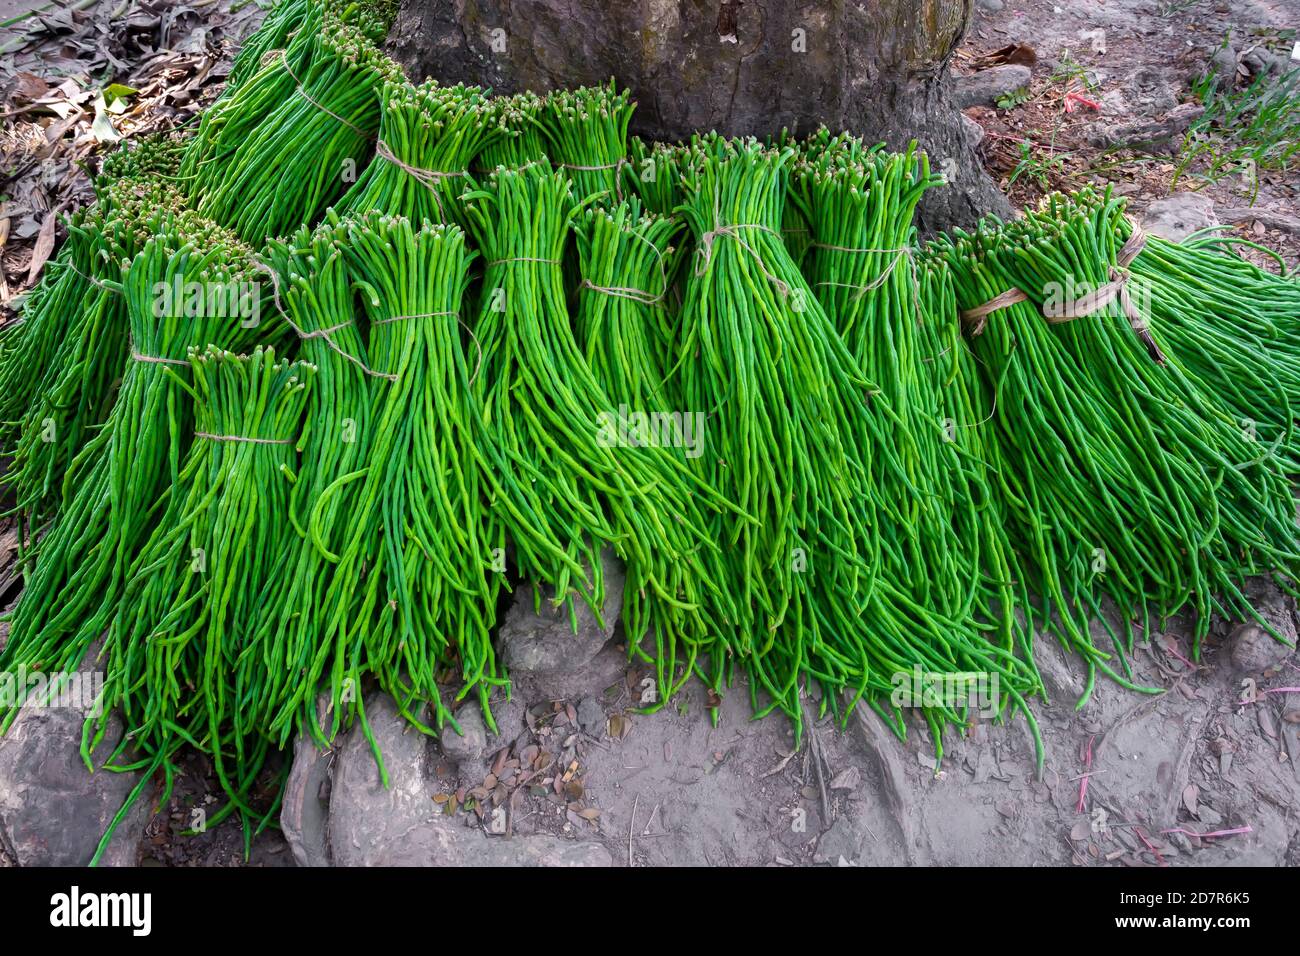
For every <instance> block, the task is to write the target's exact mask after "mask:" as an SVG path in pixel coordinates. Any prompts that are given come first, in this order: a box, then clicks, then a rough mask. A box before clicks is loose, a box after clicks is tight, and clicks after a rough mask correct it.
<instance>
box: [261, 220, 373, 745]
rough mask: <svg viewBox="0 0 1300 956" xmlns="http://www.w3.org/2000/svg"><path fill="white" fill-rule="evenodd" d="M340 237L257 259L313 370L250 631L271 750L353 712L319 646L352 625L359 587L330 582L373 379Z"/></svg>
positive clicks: (337, 663) (356, 486)
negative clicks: (325, 712) (257, 647)
mask: <svg viewBox="0 0 1300 956" xmlns="http://www.w3.org/2000/svg"><path fill="white" fill-rule="evenodd" d="M343 240H346V233H345V232H342V231H341V230H340V228H339V226H338V224H337V222H330V223H327V224H324V225H322V226H319V227H317V229H315V230H307V229H301V230H299V231H298V232H296V233H295V234H294V235H293V236H291V237H288V238H286V239H282V240H275V241H272V242H271V243H269V244H268V246H267V248H266V250H265V251H264V253H263V260H264V264H263V269H265V270H267V273H264V274H267V275H268V278H269V279H270V280H271V283H272V286H273V288H274V289H275V299H276V301H277V303H278V305H279V308H281V309H283V310H284V313H285V318H286V321H287V323H288V324H289V325H290V327H291V328H292V329H293V330H294V332H295V334H296V335H297V336H298V338H299V343H298V354H299V356H300V357H301V358H303V359H305V360H307V361H309V362H310V363H311V364H312V365H313V366H314V367H315V368H316V373H315V376H314V379H313V382H312V387H311V390H310V392H309V394H308V406H307V417H306V425H305V427H304V428H303V432H302V438H301V440H300V441H299V450H300V452H301V453H302V460H303V462H304V467H303V469H302V470H301V472H300V473H299V475H298V480H297V481H296V482H295V483H294V486H293V491H292V494H291V497H290V503H289V515H288V520H289V522H290V524H291V525H292V527H293V531H294V537H293V539H292V540H291V544H292V545H293V546H292V547H288V548H286V550H285V552H284V553H283V554H282V555H280V556H279V557H278V561H277V565H278V569H277V571H276V573H274V574H272V575H271V576H270V578H269V579H268V583H267V586H266V592H265V593H264V595H263V597H262V601H261V608H260V612H259V616H258V622H257V631H258V640H259V642H260V643H261V644H262V646H264V647H266V648H267V649H268V653H267V657H266V667H267V669H268V671H269V674H268V677H267V686H266V689H265V690H264V692H263V694H262V696H261V698H260V700H259V701H258V706H259V707H261V708H263V709H264V711H265V716H264V717H263V718H262V719H263V720H264V722H265V726H266V727H267V728H268V730H269V732H270V733H272V734H273V735H274V736H275V737H276V739H277V740H278V741H279V742H280V744H282V745H283V744H284V743H286V742H287V741H288V740H289V738H290V737H291V736H292V734H294V733H295V732H299V731H300V730H301V731H303V732H305V733H309V734H311V735H312V736H314V737H316V739H317V742H318V743H319V744H320V745H321V746H323V747H324V746H329V744H330V741H331V740H332V739H333V737H334V735H335V734H337V733H338V730H339V728H340V727H341V726H343V725H344V724H345V723H346V722H347V721H348V720H350V719H351V718H352V717H354V716H355V715H356V712H357V708H358V707H359V706H360V699H361V695H360V692H359V689H360V686H361V680H362V678H363V675H364V661H361V660H358V658H357V655H356V654H354V653H352V648H351V647H350V646H348V645H346V644H345V643H341V642H336V641H332V640H330V639H329V638H328V637H327V635H331V634H333V633H335V632H334V627H335V626H338V625H340V622H343V623H348V624H350V623H351V622H352V621H353V619H354V617H355V614H356V606H357V604H358V602H359V595H356V594H353V589H354V587H356V586H357V585H358V584H364V582H362V581H359V580H358V579H356V578H349V579H347V580H346V581H344V582H341V583H336V578H337V576H338V573H339V558H338V555H339V553H340V550H341V549H342V547H343V545H344V543H345V542H346V541H347V540H348V538H349V535H350V529H351V528H352V525H353V517H354V515H355V514H356V513H357V512H358V509H359V507H360V504H359V494H360V491H361V487H362V484H361V482H360V480H359V476H360V475H362V474H364V472H365V470H366V466H367V462H368V459H369V454H370V443H371V441H372V440H373V437H374V427H373V424H372V420H373V412H372V408H371V396H370V389H371V382H372V381H373V375H372V374H371V371H370V369H369V365H368V363H369V361H370V359H369V356H368V355H367V354H366V347H365V344H364V341H363V338H362V332H361V329H360V328H359V327H358V325H357V323H356V321H355V310H354V304H353V298H354V291H353V288H352V280H351V276H350V274H349V272H348V269H347V265H346V262H345V261H344V258H343V250H342V248H341V245H340V243H341V241H343ZM326 692H327V693H328V694H329V714H330V721H329V727H328V733H325V732H323V731H322V728H321V726H320V721H319V720H318V719H317V714H316V699H317V694H318V693H326Z"/></svg>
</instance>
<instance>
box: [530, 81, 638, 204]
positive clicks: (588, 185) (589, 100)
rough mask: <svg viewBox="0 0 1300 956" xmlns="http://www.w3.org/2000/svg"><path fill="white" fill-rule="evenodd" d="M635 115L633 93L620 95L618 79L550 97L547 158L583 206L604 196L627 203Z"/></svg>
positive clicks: (546, 110)
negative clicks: (629, 132) (630, 130)
mask: <svg viewBox="0 0 1300 956" xmlns="http://www.w3.org/2000/svg"><path fill="white" fill-rule="evenodd" d="M635 109H636V104H635V103H633V102H632V100H631V98H630V97H629V96H628V93H627V90H622V91H621V92H616V91H615V89H614V81H613V80H612V79H611V80H610V81H609V86H584V87H580V88H578V89H576V90H556V91H555V92H554V93H551V94H550V95H549V96H547V97H546V103H545V106H544V108H543V110H542V117H541V120H542V128H543V131H544V133H545V136H546V154H547V156H549V157H550V159H551V162H552V163H554V164H555V165H557V166H558V167H559V168H560V169H563V170H564V171H565V173H567V174H568V176H569V179H570V180H571V181H572V183H573V195H574V198H575V199H576V200H578V201H579V202H583V201H585V200H586V199H588V198H589V197H591V196H597V195H602V194H608V195H609V196H610V197H611V199H613V200H616V201H622V199H623V195H624V183H625V181H626V180H627V179H628V175H629V169H630V164H629V162H628V158H627V127H628V124H629V123H631V121H632V113H633V111H634V110H635Z"/></svg>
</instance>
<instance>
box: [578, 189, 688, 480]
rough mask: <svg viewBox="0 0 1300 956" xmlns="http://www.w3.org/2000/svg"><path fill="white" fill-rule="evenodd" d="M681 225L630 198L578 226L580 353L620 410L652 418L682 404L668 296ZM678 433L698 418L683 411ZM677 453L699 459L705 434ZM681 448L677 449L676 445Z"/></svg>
mask: <svg viewBox="0 0 1300 956" xmlns="http://www.w3.org/2000/svg"><path fill="white" fill-rule="evenodd" d="M681 229H682V223H680V222H679V221H675V220H673V219H669V218H667V217H664V216H656V215H651V214H647V215H642V213H641V204H640V202H639V201H638V200H636V199H635V198H634V199H631V200H629V201H628V202H625V203H620V204H619V205H617V206H614V207H612V208H608V209H607V208H601V207H589V208H587V209H586V210H584V211H583V212H582V213H581V214H580V216H579V218H578V221H577V224H576V226H575V230H574V231H575V232H576V234H577V237H578V259H579V264H580V268H581V271H582V283H581V285H580V286H579V295H578V312H577V315H576V318H575V322H574V326H575V331H576V335H577V340H578V346H579V348H581V349H582V352H583V357H584V358H585V359H586V362H587V365H588V367H589V368H590V369H591V371H592V374H593V375H594V376H595V377H596V381H597V382H598V383H599V384H600V386H601V388H603V389H604V391H605V394H606V395H608V396H609V397H610V399H612V400H613V401H614V402H615V403H616V404H618V405H620V406H627V407H628V408H630V409H633V410H635V411H637V412H639V413H641V414H645V415H651V414H655V415H660V416H663V415H672V414H673V413H674V412H675V411H676V410H678V409H681V407H682V403H681V397H680V394H679V392H678V389H677V383H676V380H675V378H673V377H670V374H669V373H670V372H671V371H672V355H673V353H674V352H675V338H676V331H677V329H676V322H675V320H674V318H673V316H672V315H671V314H670V312H669V309H668V302H667V297H668V291H669V288H670V286H671V285H672V279H673V276H674V275H675V274H676V272H677V267H678V265H679V264H680V262H681V250H680V249H678V248H675V247H674V246H673V241H674V238H675V237H676V236H677V235H678V233H680V232H681ZM672 421H673V423H674V425H675V426H676V427H677V430H678V431H679V432H680V431H684V430H688V429H691V428H692V426H693V419H691V418H690V416H686V417H685V418H683V417H682V415H681V413H680V412H677V414H676V418H674V419H672ZM679 438H681V439H682V441H681V443H680V445H679V446H677V450H678V451H680V452H681V453H682V454H683V455H686V454H688V453H689V454H691V456H692V457H698V454H695V452H696V451H698V450H699V448H698V447H696V448H690V447H687V446H696V445H697V443H699V442H702V441H703V439H704V436H703V435H696V434H692V433H689V432H688V433H687V434H679ZM669 447H674V446H669Z"/></svg>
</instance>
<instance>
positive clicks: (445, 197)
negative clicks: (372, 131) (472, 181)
mask: <svg viewBox="0 0 1300 956" xmlns="http://www.w3.org/2000/svg"><path fill="white" fill-rule="evenodd" d="M383 103H384V108H383V116H382V118H381V119H380V121H379V139H378V140H377V142H376V144H375V150H376V155H375V159H374V161H373V162H372V163H371V164H370V165H369V166H367V167H366V170H365V172H364V173H362V174H361V178H360V179H358V180H357V181H356V183H354V184H353V185H352V187H351V188H350V189H349V190H348V191H347V193H346V194H345V195H344V196H343V198H342V199H340V200H339V201H338V203H337V204H336V205H335V207H334V208H335V211H336V212H338V213H340V214H346V213H349V212H351V213H363V212H366V211H368V210H371V209H378V210H380V211H381V212H386V213H389V214H390V215H394V216H405V217H407V218H409V219H411V220H412V221H414V222H417V223H419V222H442V223H449V222H461V221H463V214H462V213H461V210H460V195H461V193H463V192H464V191H465V189H466V188H467V177H468V176H469V173H468V170H469V163H470V160H471V159H472V158H474V157H475V156H477V155H478V153H479V152H480V151H481V150H482V149H483V146H484V144H485V143H486V142H487V141H488V139H489V137H490V136H492V135H495V134H494V133H493V132H492V128H491V127H490V125H489V121H490V119H491V115H490V112H489V110H488V106H487V103H488V100H487V98H486V97H485V96H484V95H483V91H482V90H481V89H479V88H478V87H476V86H464V85H457V86H439V85H438V84H437V83H436V82H434V81H432V80H429V81H427V82H425V83H423V84H421V85H420V86H412V85H411V84H409V83H406V82H401V83H393V82H389V83H385V84H384V94H383Z"/></svg>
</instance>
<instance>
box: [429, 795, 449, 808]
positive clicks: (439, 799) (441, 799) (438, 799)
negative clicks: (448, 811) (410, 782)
mask: <svg viewBox="0 0 1300 956" xmlns="http://www.w3.org/2000/svg"><path fill="white" fill-rule="evenodd" d="M450 799H451V794H450V793H435V794H434V795H433V802H434V803H436V804H438V805H439V806H442V804H444V803H446V802H447V801H448V800H450Z"/></svg>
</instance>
